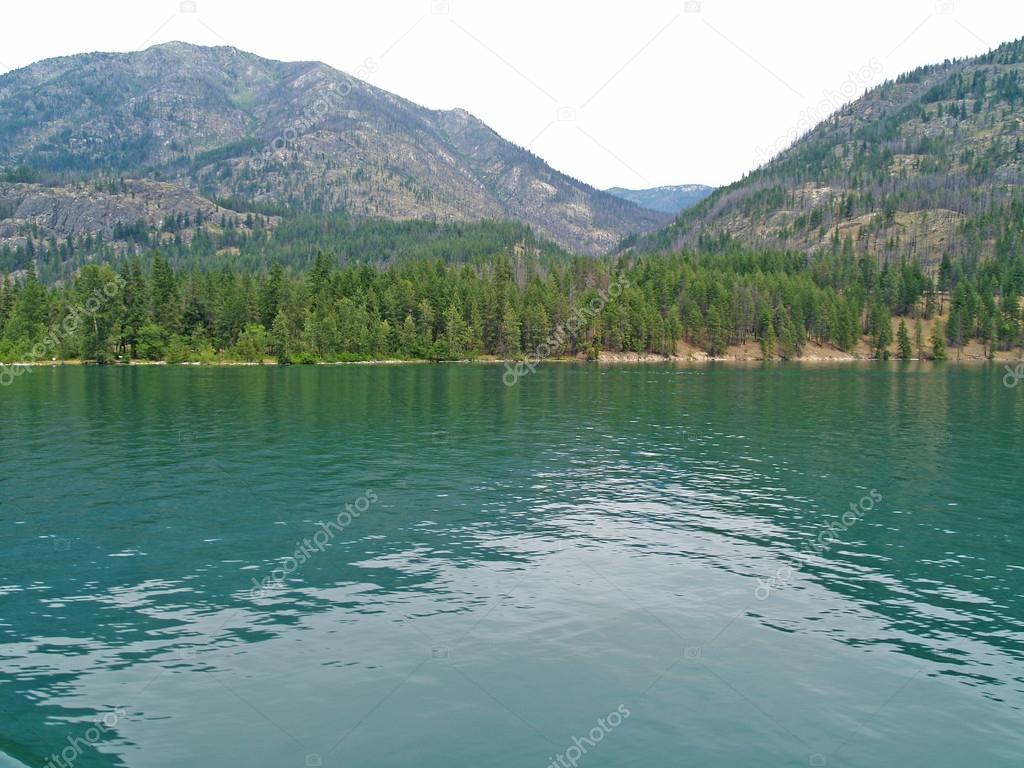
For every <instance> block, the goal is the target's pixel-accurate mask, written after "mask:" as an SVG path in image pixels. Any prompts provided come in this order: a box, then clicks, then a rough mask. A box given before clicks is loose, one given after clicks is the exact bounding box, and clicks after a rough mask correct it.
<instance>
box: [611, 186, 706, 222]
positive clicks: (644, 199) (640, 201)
mask: <svg viewBox="0 0 1024 768" xmlns="http://www.w3.org/2000/svg"><path fill="white" fill-rule="evenodd" d="M714 191H715V188H714V187H709V186H706V185H705V184H677V185H674V186H668V187H652V188H650V189H625V188H623V187H612V188H611V189H606V190H605V192H607V193H608V194H610V195H615V196H616V197H621V198H622V199H623V200H629V201H630V202H633V203H636V204H637V205H639V206H641V207H642V208H650V209H651V210H652V211H661V212H662V213H671V214H673V215H674V214H677V213H680V212H681V211H685V210H686V209H687V208H692V207H693V206H695V205H696V204H697V203H699V202H700V201H701V200H703V199H704V198H705V197H707V196H708V195H710V194H711V193H712V192H714Z"/></svg>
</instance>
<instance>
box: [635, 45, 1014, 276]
mask: <svg viewBox="0 0 1024 768" xmlns="http://www.w3.org/2000/svg"><path fill="white" fill-rule="evenodd" d="M1022 125H1024V40H1016V41H1013V42H1009V43H1005V44H1003V45H1001V46H999V47H998V48H996V49H993V50H992V51H990V52H988V53H986V54H983V55H981V56H978V57H973V58H968V59H959V60H953V61H949V60H947V61H946V62H943V63H941V64H932V65H927V66H924V67H919V68H918V69H916V70H914V71H912V72H908V73H905V74H903V75H900V76H899V77H897V78H896V79H895V80H889V81H887V82H885V83H883V84H882V85H880V86H878V87H876V88H873V89H871V90H870V91H868V92H867V93H866V94H865V95H864V96H862V97H861V98H859V99H856V100H855V101H853V102H851V103H849V104H847V105H845V106H843V107H842V108H840V109H839V110H837V111H836V112H835V113H833V114H832V115H831V116H829V117H828V118H826V119H825V120H824V121H822V122H821V123H819V124H818V125H817V126H815V127H814V128H813V129H811V130H810V131H809V132H807V133H806V134H805V135H804V136H802V137H800V138H799V139H798V140H797V141H796V142H795V143H794V144H793V145H792V146H790V147H789V148H788V149H787V150H785V151H783V152H782V153H780V154H779V155H777V156H776V157H775V158H773V159H772V160H770V161H769V162H767V163H766V164H764V165H762V166H761V167H759V168H757V169H755V170H754V171H752V172H751V173H750V174H747V175H746V176H745V177H743V178H742V179H740V180H739V181H737V182H735V183H733V184H730V185H728V186H725V187H722V188H720V189H718V190H716V191H715V192H714V193H713V194H711V195H710V196H709V197H708V198H707V199H706V200H704V201H702V202H701V203H699V204H697V205H696V206H694V207H693V208H691V209H689V210H687V211H684V212H683V213H682V214H681V215H679V216H678V217H677V218H676V219H675V221H674V222H673V223H672V224H670V225H669V226H668V227H666V228H665V229H662V230H660V231H658V232H656V233H653V234H649V235H646V236H643V237H641V238H640V239H639V241H638V247H639V248H640V249H641V250H652V249H655V250H664V249H669V250H672V249H678V248H701V247H704V248H709V247H719V246H721V245H722V244H725V243H728V242H733V241H734V242H737V243H738V244H741V245H743V246H746V247H756V248H770V249H778V250H795V251H802V252H805V253H812V252H815V251H821V250H835V249H840V248H843V249H847V250H849V251H850V252H851V253H856V254H859V255H873V256H876V257H878V258H880V259H882V260H884V261H889V262H896V261H899V260H902V259H916V260H919V261H921V262H922V263H925V264H931V265H935V264H937V263H938V262H940V261H941V260H942V259H943V258H944V257H963V256H969V257H973V258H977V257H982V256H991V255H995V254H997V253H1001V252H1006V251H1007V249H1011V248H1015V247H1017V245H1018V243H1022V242H1024V228H1022V225H1021V223H1020V222H1021V217H1020V216H1019V215H1018V213H1017V211H1018V209H1019V208H1020V206H1021V205H1022V204H1024V201H1022V191H1024V148H1022V143H1021V141H1020V139H1019V134H1020V131H1021V126H1022Z"/></svg>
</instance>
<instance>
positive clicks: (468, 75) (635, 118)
mask: <svg viewBox="0 0 1024 768" xmlns="http://www.w3.org/2000/svg"><path fill="white" fill-rule="evenodd" d="M4 5H5V8H4V15H3V22H2V24H3V35H2V37H0V72H2V71H6V70H8V69H12V68H14V67H20V66H24V65H26V64H29V63H31V62H33V61H37V60H39V59H43V58H48V57H51V56H58V55H65V54H71V53H80V52H83V51H95V50H104V51H128V50H138V49H140V48H145V47H147V46H149V45H152V44H155V43H160V42H166V41H168V40H185V41H188V42H193V43H198V44H208V45H224V44H227V45H233V46H236V47H238V48H242V49H245V50H248V51H252V52H253V53H257V54H260V55H262V56H266V57H268V58H275V59H284V60H314V59H315V60H320V61H324V62H327V63H328V64H330V65H332V66H334V67H336V68H338V69H342V70H345V71H347V72H349V73H351V74H354V75H356V76H359V77H363V79H366V80H368V81H370V82H371V83H373V84H374V85H377V86H379V87H382V88H385V89H387V90H390V91H393V92H394V93H397V94H399V95H401V96H404V97H406V98H408V99H411V100H412V101H415V102H418V103H420V104H423V105H425V106H428V107H433V108H452V107H463V108H465V109H467V110H469V111H470V112H472V113H473V114H475V115H476V116H477V117H479V118H481V119H482V120H484V121H485V122H487V123H488V124H489V125H490V126H491V127H492V128H494V129H495V130H496V131H498V133H500V134H502V135H503V136H504V137H506V138H508V139H510V140H512V141H514V142H516V143H517V144H520V145H524V146H528V147H529V148H530V149H531V150H533V151H534V152H535V153H536V154H538V155H540V156H541V157H543V158H544V159H545V160H547V161H548V162H549V163H551V165H553V166H554V167H555V168H557V169H559V170H561V171H564V172H566V173H569V174H571V175H572V176H575V177H577V178H580V179H583V180H584V181H587V182H589V183H591V184H594V185H595V186H598V187H608V186H613V185H618V186H625V187H646V186H656V185H663V184H681V183H706V184H715V185H718V184H725V183H728V182H730V181H733V180H735V179H737V178H739V177H740V176H741V175H742V174H743V173H745V172H746V171H748V170H750V169H751V168H753V167H754V166H756V165H757V164H758V161H759V160H760V159H761V158H762V157H763V156H764V153H765V151H766V150H767V149H768V148H769V147H775V146H777V145H778V146H780V147H781V144H785V143H788V140H787V137H789V136H791V135H792V134H793V133H794V132H795V131H796V132H801V131H803V130H804V129H806V128H809V127H810V126H811V125H812V124H813V123H815V122H817V121H818V120H819V119H820V118H822V117H825V116H826V114H827V113H828V112H830V111H831V110H832V109H833V108H834V107H835V106H838V105H839V102H840V101H842V98H841V97H839V96H838V95H837V94H838V92H841V91H843V90H845V92H846V93H847V94H849V93H852V92H853V91H854V90H856V93H857V94H858V95H859V94H860V93H861V92H862V91H863V90H864V88H865V87H867V86H870V85H874V84H876V83H878V82H881V81H882V80H884V79H886V78H891V77H895V76H896V75H898V74H900V73H901V72H904V71H906V70H909V69H913V68H914V67H916V66H918V65H920V64H928V63H934V62H937V61H941V60H943V59H945V58H955V57H961V56H967V55H974V54H978V53H981V52H984V51H986V50H988V49H989V48H990V47H994V46H996V45H998V44H999V43H1001V42H1005V41H1006V40H1010V39H1013V38H1015V37H1019V36H1022V35H1024V3H1021V2H1019V0H970V1H968V0H855V1H850V0H846V1H844V2H834V1H832V0H771V1H765V0H700V2H696V0H690V2H687V1H686V0H630V2H626V1H625V0H620V1H619V2H609V1H608V0H516V1H515V2H488V1H486V0H477V1H476V2H470V0H387V1H386V2H385V1H382V0H375V1H374V2H370V0H362V1H361V2H344V0H341V1H339V0H319V1H318V2H315V1H314V0H195V2H194V3H191V6H193V7H194V8H195V11H194V12H190V0H185V1H184V2H181V0H86V1H82V0H26V1H19V2H11V1H10V0H8V2H6V3H5V4H4ZM829 92H832V93H833V95H831V96H826V94H827V93H829ZM560 118H561V119H560Z"/></svg>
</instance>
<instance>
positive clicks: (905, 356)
mask: <svg viewBox="0 0 1024 768" xmlns="http://www.w3.org/2000/svg"><path fill="white" fill-rule="evenodd" d="M896 338H897V344H898V349H899V356H900V360H909V359H910V358H912V357H913V356H914V350H913V348H912V347H911V345H910V334H909V333H907V323H906V321H904V320H903V319H900V329H899V332H898V333H897V334H896Z"/></svg>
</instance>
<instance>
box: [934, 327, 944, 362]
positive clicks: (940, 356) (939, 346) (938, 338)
mask: <svg viewBox="0 0 1024 768" xmlns="http://www.w3.org/2000/svg"><path fill="white" fill-rule="evenodd" d="M931 341H932V360H945V359H946V331H945V329H944V328H943V327H942V321H941V320H936V321H935V325H934V326H933V327H932V338H931Z"/></svg>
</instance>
